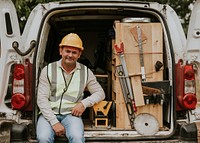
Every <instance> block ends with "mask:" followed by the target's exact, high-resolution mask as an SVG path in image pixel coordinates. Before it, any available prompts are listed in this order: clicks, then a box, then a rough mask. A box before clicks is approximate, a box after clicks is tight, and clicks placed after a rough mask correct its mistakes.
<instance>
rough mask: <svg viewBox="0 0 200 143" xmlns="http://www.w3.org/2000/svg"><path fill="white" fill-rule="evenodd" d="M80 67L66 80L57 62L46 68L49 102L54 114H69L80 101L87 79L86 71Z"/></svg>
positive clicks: (82, 66)
mask: <svg viewBox="0 0 200 143" xmlns="http://www.w3.org/2000/svg"><path fill="white" fill-rule="evenodd" d="M80 67H81V68H80V69H78V70H75V71H74V73H73V74H72V75H71V77H70V79H69V80H67V79H66V78H65V76H64V71H63V69H62V68H61V67H60V66H58V65H57V62H53V63H51V64H49V65H48V66H47V76H48V80H49V83H50V93H49V94H50V97H49V101H50V104H51V107H52V110H53V112H54V114H68V113H71V110H72V108H73V107H74V106H75V105H76V104H77V102H79V101H81V100H82V98H83V92H84V88H85V87H86V82H87V78H88V69H87V67H86V66H84V65H82V64H80Z"/></svg>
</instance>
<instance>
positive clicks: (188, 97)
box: [176, 61, 197, 110]
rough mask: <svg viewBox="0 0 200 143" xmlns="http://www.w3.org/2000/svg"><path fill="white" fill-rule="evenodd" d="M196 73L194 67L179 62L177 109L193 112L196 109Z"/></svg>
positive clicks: (177, 71)
mask: <svg viewBox="0 0 200 143" xmlns="http://www.w3.org/2000/svg"><path fill="white" fill-rule="evenodd" d="M195 86H196V85H195V72H194V69H193V65H191V64H187V65H183V63H182V61H179V62H178V64H177V65H176V96H177V109H178V110H181V109H184V110H185V109H188V110H192V109H195V108H196V104H197V98H196V87H195Z"/></svg>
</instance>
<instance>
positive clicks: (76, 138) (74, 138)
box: [68, 133, 85, 143]
mask: <svg viewBox="0 0 200 143" xmlns="http://www.w3.org/2000/svg"><path fill="white" fill-rule="evenodd" d="M68 140H69V141H71V142H73V143H84V142H85V138H84V135H83V134H77V133H74V134H70V135H68Z"/></svg>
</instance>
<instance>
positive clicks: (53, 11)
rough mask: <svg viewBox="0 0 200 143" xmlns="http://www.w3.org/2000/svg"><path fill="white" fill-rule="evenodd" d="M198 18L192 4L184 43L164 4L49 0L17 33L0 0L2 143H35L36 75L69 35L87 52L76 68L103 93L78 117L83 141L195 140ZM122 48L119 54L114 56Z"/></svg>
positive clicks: (10, 10) (199, 117)
mask: <svg viewBox="0 0 200 143" xmlns="http://www.w3.org/2000/svg"><path fill="white" fill-rule="evenodd" d="M199 13H200V0H197V1H196V4H195V6H194V9H193V14H192V17H191V23H190V25H189V32H188V35H187V41H186V37H185V34H184V32H183V28H182V26H181V24H180V21H179V18H178V17H177V14H176V12H175V11H174V10H173V9H172V8H171V7H170V6H169V5H162V4H159V3H155V2H134V1H132V2H130V1H117V0H115V1H113V0H112V1H90V0H89V1H70V2H65V1H61V2H50V3H46V4H38V5H37V6H36V7H35V8H34V9H33V10H32V12H31V14H30V16H29V18H28V21H27V23H26V26H25V29H24V30H23V33H22V34H21V33H20V29H19V23H18V18H17V14H16V10H15V7H14V5H13V3H12V1H11V0H6V1H5V0H0V17H1V19H0V65H1V70H0V139H1V141H2V142H20V143H21V142H37V140H36V132H35V130H36V127H35V126H36V122H37V116H38V112H39V111H38V108H37V105H36V99H37V86H38V77H39V75H40V72H41V69H42V68H43V67H44V66H45V65H47V64H48V63H51V62H53V61H56V60H59V59H60V56H59V53H58V45H59V42H60V41H61V38H62V37H63V36H64V35H66V34H68V33H71V32H75V33H77V34H78V35H80V37H81V38H82V40H83V44H84V48H85V50H84V52H83V55H82V57H81V58H80V59H79V62H81V63H83V64H85V65H86V66H88V68H90V69H91V70H92V71H93V72H94V74H95V75H96V77H97V79H98V81H99V83H100V84H101V85H102V87H103V89H104V90H105V93H106V98H105V101H104V102H102V104H97V105H95V106H94V107H92V108H88V109H87V110H86V111H85V113H84V115H83V117H82V118H83V121H84V125H85V138H86V142H184V141H185V142H198V136H199V135H198V133H199V132H198V130H199V127H200V126H199V121H200V108H199V105H200V103H199V101H200V88H199V84H200V82H199V81H200V76H199V72H200V71H199V61H200V52H199V49H200V48H199V45H200V39H199V38H200V20H199V19H200V14H199ZM138 31H139V32H138ZM121 46H124V47H123V48H124V51H123V54H122V53H120V52H119V51H117V50H119V49H121V50H122V47H121ZM116 47H118V49H117V48H116ZM115 48H116V49H115ZM121 55H122V56H124V57H125V60H124V62H123V61H122V58H120V56H121ZM125 64H126V66H127V69H126V67H125V66H124V65H125ZM141 67H143V68H144V69H145V71H144V70H142V68H141ZM124 70H128V75H124V74H123V71H124ZM127 77H128V80H125V79H127ZM128 81H129V82H130V83H131V86H128V85H127V82H128ZM145 89H147V91H145ZM131 91H132V92H131ZM150 91H152V92H150ZM154 91H157V92H154ZM130 92H131V93H133V96H134V97H130V96H129V94H130ZM85 96H89V93H87V91H85ZM133 99H134V101H135V105H134V106H135V108H136V109H137V110H134V109H132V103H130V101H131V100H133ZM108 103H110V104H108ZM108 105H109V106H108ZM130 105H131V106H130ZM66 140H67V139H66V138H64V137H63V138H61V137H57V138H56V142H66Z"/></svg>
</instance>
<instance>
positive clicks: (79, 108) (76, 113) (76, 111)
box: [72, 102, 85, 117]
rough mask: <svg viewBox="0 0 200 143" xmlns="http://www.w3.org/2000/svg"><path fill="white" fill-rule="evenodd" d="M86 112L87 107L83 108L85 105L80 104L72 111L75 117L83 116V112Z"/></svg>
mask: <svg viewBox="0 0 200 143" xmlns="http://www.w3.org/2000/svg"><path fill="white" fill-rule="evenodd" d="M84 111H85V107H84V106H83V103H81V102H80V103H78V104H76V106H74V108H73V109H72V115H74V116H78V117H79V116H81V115H82V114H83V112H84Z"/></svg>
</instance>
